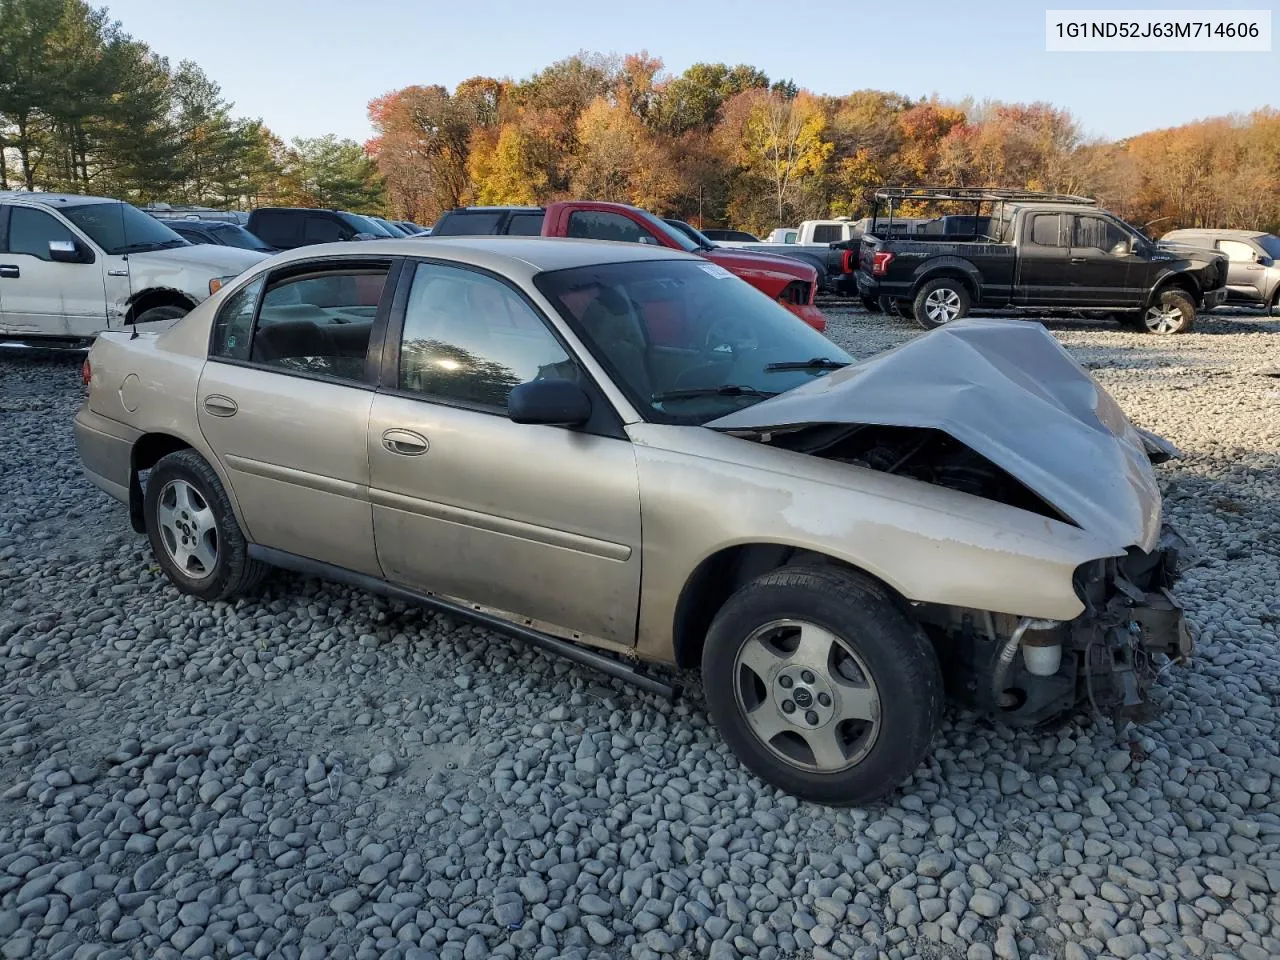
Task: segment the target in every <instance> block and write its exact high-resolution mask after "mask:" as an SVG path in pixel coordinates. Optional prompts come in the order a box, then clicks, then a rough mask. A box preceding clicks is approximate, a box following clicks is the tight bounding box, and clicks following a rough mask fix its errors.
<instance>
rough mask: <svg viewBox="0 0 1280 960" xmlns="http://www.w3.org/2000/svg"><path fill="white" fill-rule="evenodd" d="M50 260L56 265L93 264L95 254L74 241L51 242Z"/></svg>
mask: <svg viewBox="0 0 1280 960" xmlns="http://www.w3.org/2000/svg"><path fill="white" fill-rule="evenodd" d="M49 259H50V260H52V261H53V262H54V263H93V253H92V252H91V251H89V250H86V249H85V248H84V247H82V246H81V245H80V244H78V243H76V242H75V241H74V240H50V241H49Z"/></svg>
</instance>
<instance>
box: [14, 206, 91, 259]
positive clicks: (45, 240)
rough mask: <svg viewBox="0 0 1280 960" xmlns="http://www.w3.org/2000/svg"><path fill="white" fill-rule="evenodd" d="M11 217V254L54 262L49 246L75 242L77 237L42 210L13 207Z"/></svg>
mask: <svg viewBox="0 0 1280 960" xmlns="http://www.w3.org/2000/svg"><path fill="white" fill-rule="evenodd" d="M11 210H12V212H11V213H10V215H9V251H8V252H9V253H25V254H27V255H28V256H31V257H35V258H36V259H38V260H45V261H48V262H52V261H53V258H52V257H51V256H49V244H50V243H53V242H54V241H58V240H69V241H71V242H73V243H74V242H75V239H76V238H75V235H74V234H73V233H72V232H71V231H70V230H68V229H67V228H66V227H64V226H63V225H62V224H61V223H59V222H58V221H57V220H55V219H54V218H53V217H52V216H51V215H49V214H47V213H45V212H44V211H42V210H32V209H30V208H29V207H13V208H11Z"/></svg>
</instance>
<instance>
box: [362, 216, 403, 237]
mask: <svg viewBox="0 0 1280 960" xmlns="http://www.w3.org/2000/svg"><path fill="white" fill-rule="evenodd" d="M369 219H371V220H372V221H373V222H374V223H376V224H377V225H378V226H380V227H381V228H382V229H383V230H385V231H387V233H389V234H391V236H393V237H407V236H408V235H409V233H408V231H406V230H405V229H404V227H400V226H397V225H396V224H394V223H392V222H391V221H390V220H383V219H382V218H381V217H370V218H369Z"/></svg>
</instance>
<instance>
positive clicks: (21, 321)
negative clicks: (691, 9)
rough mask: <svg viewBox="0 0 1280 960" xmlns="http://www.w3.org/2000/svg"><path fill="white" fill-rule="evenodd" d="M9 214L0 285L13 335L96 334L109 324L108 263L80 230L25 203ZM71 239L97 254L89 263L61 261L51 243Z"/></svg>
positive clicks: (90, 254)
mask: <svg viewBox="0 0 1280 960" xmlns="http://www.w3.org/2000/svg"><path fill="white" fill-rule="evenodd" d="M4 207H5V209H6V210H7V212H8V224H7V229H6V231H5V242H4V245H3V246H2V247H0V287H3V293H2V294H0V296H2V297H3V305H2V307H3V310H4V316H3V319H2V320H0V323H2V324H3V326H4V329H5V330H6V331H7V332H8V333H9V334H11V335H26V336H45V337H91V336H93V335H95V334H96V333H98V331H100V330H102V329H104V328H105V327H106V326H107V292H106V286H105V277H104V269H105V264H104V260H103V257H102V255H101V253H100V252H99V251H97V250H96V249H95V248H94V246H93V245H92V244H91V243H90V242H89V241H88V239H87V238H85V237H84V236H82V235H81V234H80V233H79V232H78V231H76V230H74V229H73V228H72V227H71V226H69V225H68V224H67V223H65V222H64V221H63V220H62V219H61V218H59V217H56V216H54V215H53V214H52V213H50V212H49V211H46V210H40V209H37V208H35V207H27V206H22V205H20V204H6V205H4ZM58 241H70V242H72V243H74V244H76V245H77V246H78V247H79V248H80V249H81V250H83V251H85V253H86V256H87V257H92V262H89V263H58V262H55V261H54V259H53V257H52V256H50V254H49V244H50V243H53V242H58Z"/></svg>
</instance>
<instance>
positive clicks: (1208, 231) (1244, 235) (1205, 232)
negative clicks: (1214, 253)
mask: <svg viewBox="0 0 1280 960" xmlns="http://www.w3.org/2000/svg"><path fill="white" fill-rule="evenodd" d="M1175 235H1180V236H1184V237H1219V238H1222V237H1229V238H1235V239H1239V240H1252V239H1254V238H1255V237H1265V236H1267V231H1265V230H1227V229H1217V228H1215V227H1182V228H1181V229H1178V230H1170V231H1169V232H1168V233H1166V234H1165V235H1164V237H1161V238H1160V239H1162V240H1163V239H1164V238H1165V237H1172V236H1175Z"/></svg>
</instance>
